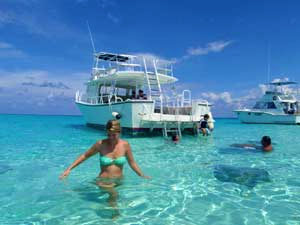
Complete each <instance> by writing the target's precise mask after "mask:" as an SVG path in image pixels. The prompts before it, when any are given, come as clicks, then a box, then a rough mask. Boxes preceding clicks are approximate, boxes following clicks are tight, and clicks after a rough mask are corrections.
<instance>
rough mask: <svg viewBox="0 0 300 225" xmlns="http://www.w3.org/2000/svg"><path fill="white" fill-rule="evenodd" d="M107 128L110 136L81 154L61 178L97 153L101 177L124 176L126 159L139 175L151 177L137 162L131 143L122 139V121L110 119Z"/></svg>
mask: <svg viewBox="0 0 300 225" xmlns="http://www.w3.org/2000/svg"><path fill="white" fill-rule="evenodd" d="M106 130H107V137H108V138H107V139H104V140H99V141H97V142H96V143H95V144H94V145H93V146H92V147H91V148H90V149H88V150H87V151H86V152H85V153H83V154H82V155H80V156H79V157H78V158H77V159H76V160H75V161H74V162H73V163H72V164H71V165H70V166H69V167H68V168H67V169H66V170H65V171H64V172H63V174H62V175H61V176H60V178H61V179H63V178H65V177H67V176H68V175H69V174H70V172H71V170H72V169H74V168H75V167H77V166H78V165H79V164H80V163H82V162H83V161H85V160H86V159H88V158H89V157H91V156H93V155H95V154H97V153H99V156H100V166H101V171H100V174H99V177H100V178H121V177H122V176H123V166H124V164H125V162H126V161H127V162H128V164H129V166H130V167H131V169H132V170H133V171H134V172H135V173H136V174H137V175H139V176H140V177H143V178H149V177H148V176H146V175H144V174H143V173H142V171H141V170H140V168H139V167H138V165H137V163H136V162H135V160H134V158H133V154H132V151H131V148H130V145H129V143H128V142H127V141H124V140H122V139H120V133H121V126H120V122H119V121H118V120H109V121H108V122H107V124H106Z"/></svg>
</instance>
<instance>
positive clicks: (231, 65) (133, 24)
mask: <svg viewBox="0 0 300 225" xmlns="http://www.w3.org/2000/svg"><path fill="white" fill-rule="evenodd" d="M299 11H300V2H299V1H296V0H294V1H292V0H290V1H266V0H260V1H240V0H235V1H234V0H229V1H216V0H211V1H201V0H199V1H196V0H195V1H161V0H152V1H138V0H132V1H117V0H73V1H71V0H64V1H62V0H52V1H43V0H1V2H0V34H1V35H0V113H34V114H35V113H37V114H79V111H78V110H77V109H76V106H75V105H74V95H75V92H76V90H78V89H79V90H82V89H83V88H84V87H83V83H84V82H85V81H86V80H87V79H88V78H89V74H90V70H91V65H92V47H91V43H90V38H89V35H88V30H87V26H86V21H87V20H88V21H89V24H90V27H91V30H92V33H93V38H94V41H95V46H96V49H97V50H98V51H109V52H117V53H142V54H151V55H155V56H157V57H161V58H165V59H172V60H176V62H177V63H176V64H175V65H174V75H175V76H177V77H178V78H179V83H178V86H179V89H180V88H181V89H183V88H190V89H192V94H193V98H206V99H208V100H209V101H211V102H213V103H214V104H215V106H214V109H213V111H214V113H215V115H216V116H232V115H233V114H232V113H231V110H232V109H234V108H236V107H238V106H239V105H247V104H250V103H252V102H253V101H254V99H255V98H258V97H259V96H260V95H261V93H262V89H263V86H262V85H261V84H263V83H265V82H266V81H267V64H268V63H267V61H268V52H270V77H271V79H275V78H285V77H288V78H289V79H290V80H293V81H300V76H299V74H300V66H299V62H300V14H299ZM268 49H269V51H268Z"/></svg>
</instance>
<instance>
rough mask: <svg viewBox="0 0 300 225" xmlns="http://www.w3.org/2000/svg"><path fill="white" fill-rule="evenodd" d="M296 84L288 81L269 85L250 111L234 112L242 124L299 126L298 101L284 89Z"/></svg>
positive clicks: (299, 109) (299, 102) (299, 108)
mask: <svg viewBox="0 0 300 225" xmlns="http://www.w3.org/2000/svg"><path fill="white" fill-rule="evenodd" d="M291 84H297V83H296V82H290V81H278V82H271V83H269V84H268V85H269V90H267V91H266V92H265V94H264V95H263V97H262V98H261V99H260V100H259V101H257V102H256V104H255V105H254V107H253V108H252V109H246V108H245V109H239V110H235V111H234V112H235V113H236V114H237V116H238V118H239V120H240V121H241V122H242V123H274V124H300V101H299V99H298V100H297V98H296V97H295V95H294V94H291V93H288V92H287V91H285V90H284V89H285V88H284V87H285V86H288V85H291Z"/></svg>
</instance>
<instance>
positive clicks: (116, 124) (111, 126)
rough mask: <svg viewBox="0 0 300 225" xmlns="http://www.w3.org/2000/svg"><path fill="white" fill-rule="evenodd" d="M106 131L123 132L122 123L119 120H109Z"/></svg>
mask: <svg viewBox="0 0 300 225" xmlns="http://www.w3.org/2000/svg"><path fill="white" fill-rule="evenodd" d="M106 131H107V132H112V133H121V124H120V121H119V120H109V121H107V123H106Z"/></svg>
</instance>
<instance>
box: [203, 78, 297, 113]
mask: <svg viewBox="0 0 300 225" xmlns="http://www.w3.org/2000/svg"><path fill="white" fill-rule="evenodd" d="M275 81H288V79H287V78H284V79H274V80H273V81H272V82H275ZM266 90H268V86H267V85H266V84H259V85H258V86H257V87H255V88H252V89H249V90H247V91H246V93H245V94H244V95H242V96H233V94H232V93H230V92H228V91H225V92H220V93H216V92H204V93H200V96H201V98H203V99H205V100H208V101H209V102H211V103H213V104H214V107H213V111H214V112H215V114H216V115H217V116H224V114H225V115H227V116H233V113H232V110H235V109H238V108H252V107H253V105H254V103H255V102H256V101H257V100H258V99H259V98H261V97H262V96H263V94H264V93H265V92H266ZM283 91H286V92H288V93H293V94H295V95H296V97H298V99H299V97H300V96H298V95H297V94H299V93H300V89H299V88H295V87H291V86H283Z"/></svg>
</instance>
